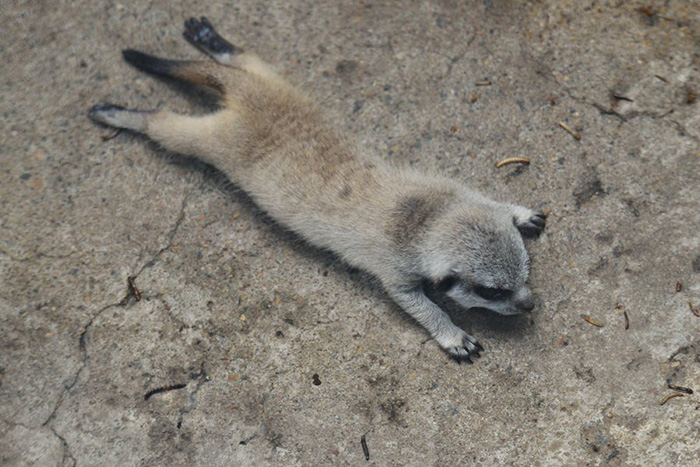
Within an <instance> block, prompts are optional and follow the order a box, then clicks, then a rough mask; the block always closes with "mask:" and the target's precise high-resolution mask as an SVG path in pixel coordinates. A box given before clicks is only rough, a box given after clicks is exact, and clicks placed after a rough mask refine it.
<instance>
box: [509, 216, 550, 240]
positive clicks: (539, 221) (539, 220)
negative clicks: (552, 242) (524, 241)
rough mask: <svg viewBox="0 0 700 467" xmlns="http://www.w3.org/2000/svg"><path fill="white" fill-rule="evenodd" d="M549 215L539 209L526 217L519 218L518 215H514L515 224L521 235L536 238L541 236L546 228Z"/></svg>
mask: <svg viewBox="0 0 700 467" xmlns="http://www.w3.org/2000/svg"><path fill="white" fill-rule="evenodd" d="M546 219H547V216H545V215H544V214H543V213H541V212H538V211H533V212H532V213H531V215H530V216H529V217H528V218H526V219H519V218H518V217H517V216H514V217H513V225H515V228H516V229H518V231H519V232H520V235H522V236H523V237H525V238H535V237H539V236H540V234H541V233H542V231H543V230H544V226H545V222H546Z"/></svg>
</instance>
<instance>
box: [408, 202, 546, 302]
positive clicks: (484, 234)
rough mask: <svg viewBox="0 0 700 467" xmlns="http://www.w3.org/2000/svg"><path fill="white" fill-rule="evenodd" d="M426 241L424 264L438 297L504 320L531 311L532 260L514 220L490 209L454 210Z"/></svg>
mask: <svg viewBox="0 0 700 467" xmlns="http://www.w3.org/2000/svg"><path fill="white" fill-rule="evenodd" d="M446 214H447V215H446V216H444V217H443V219H441V220H440V221H438V222H436V224H435V225H434V228H433V229H431V232H430V234H429V235H428V236H427V244H426V245H425V246H426V249H425V250H423V255H422V256H423V258H422V260H423V261H422V263H423V267H424V271H425V272H426V273H427V275H428V276H429V277H428V278H429V280H431V281H432V282H433V283H434V284H435V285H436V288H437V289H438V291H440V292H442V293H444V294H445V295H447V296H448V297H450V298H451V299H452V300H454V301H455V302H457V304H459V305H460V306H462V307H464V308H466V309H469V308H486V309H489V310H492V311H495V312H497V313H500V314H503V315H515V314H520V313H523V312H527V311H532V309H533V308H534V303H533V301H532V296H531V293H530V288H529V287H528V286H527V284H526V281H527V278H528V275H529V266H530V258H529V255H528V253H527V250H526V249H525V244H524V242H523V238H522V235H521V233H520V232H519V231H518V229H517V228H516V226H515V225H514V223H513V218H512V216H511V215H510V214H509V213H507V212H500V211H499V210H497V209H493V207H491V206H488V207H486V206H484V207H483V208H482V207H476V208H475V207H474V206H470V207H469V208H464V209H459V208H457V209H455V210H452V212H449V213H446Z"/></svg>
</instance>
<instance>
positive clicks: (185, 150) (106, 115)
mask: <svg viewBox="0 0 700 467" xmlns="http://www.w3.org/2000/svg"><path fill="white" fill-rule="evenodd" d="M224 112H227V111H222V112H217V113H213V114H209V115H205V116H196V117H195V116H190V115H181V114H176V113H174V112H169V111H158V112H146V111H141V110H129V109H125V108H124V107H120V106H117V105H112V104H98V105H96V106H94V107H93V108H92V109H90V113H89V114H88V115H89V116H90V118H91V119H93V120H95V121H96V122H100V123H103V124H105V125H109V126H113V127H116V128H124V129H127V130H132V131H136V132H139V133H143V134H145V135H147V136H148V137H149V138H151V139H152V140H153V141H156V142H157V143H159V144H161V145H162V146H163V147H165V148H166V149H169V150H171V151H175V152H178V153H180V154H186V155H196V156H198V157H201V158H202V159H204V160H206V161H207V162H211V161H212V158H213V157H214V156H215V155H214V154H211V152H212V141H214V140H215V138H216V135H215V134H214V133H215V132H216V131H217V128H218V126H219V125H218V123H219V121H220V120H221V119H222V118H225V117H224V116H223V115H222V114H223V113H224ZM230 118H233V117H232V116H229V119H230Z"/></svg>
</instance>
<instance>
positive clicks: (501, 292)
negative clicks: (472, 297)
mask: <svg viewBox="0 0 700 467" xmlns="http://www.w3.org/2000/svg"><path fill="white" fill-rule="evenodd" d="M474 293H475V294H477V295H478V296H479V297H481V298H483V299H484V300H505V299H506V298H508V297H509V296H510V294H511V293H512V292H511V291H510V290H507V289H494V288H492V287H482V286H480V285H477V286H476V287H474Z"/></svg>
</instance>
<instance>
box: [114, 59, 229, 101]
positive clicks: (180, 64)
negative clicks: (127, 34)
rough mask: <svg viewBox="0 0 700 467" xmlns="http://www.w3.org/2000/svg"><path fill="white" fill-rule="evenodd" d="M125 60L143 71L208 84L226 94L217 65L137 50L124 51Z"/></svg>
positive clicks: (202, 84)
mask: <svg viewBox="0 0 700 467" xmlns="http://www.w3.org/2000/svg"><path fill="white" fill-rule="evenodd" d="M122 55H123V56H124V60H126V62H127V63H129V64H130V65H132V66H133V67H134V68H137V69H139V70H141V71H145V72H147V73H151V74H154V75H158V76H166V77H169V78H176V79H180V80H182V81H186V82H189V83H192V84H198V85H201V86H207V87H209V88H212V89H215V90H217V91H219V92H220V93H221V94H225V92H226V87H225V86H224V81H223V79H222V78H221V71H220V69H219V68H218V67H217V65H215V64H213V63H209V62H203V61H190V60H185V61H181V60H166V59H164V58H159V57H155V56H153V55H148V54H145V53H143V52H139V51H137V50H132V49H126V50H123V51H122Z"/></svg>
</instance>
